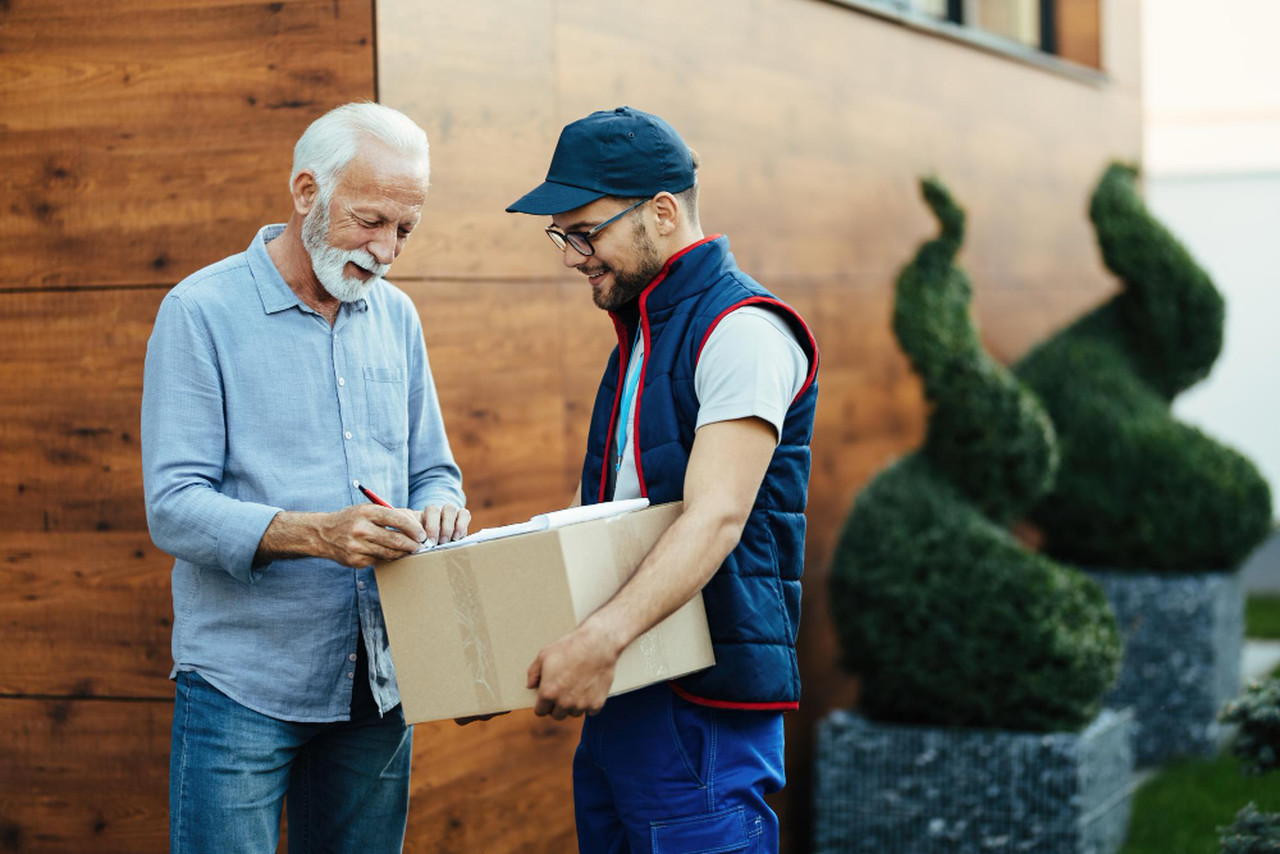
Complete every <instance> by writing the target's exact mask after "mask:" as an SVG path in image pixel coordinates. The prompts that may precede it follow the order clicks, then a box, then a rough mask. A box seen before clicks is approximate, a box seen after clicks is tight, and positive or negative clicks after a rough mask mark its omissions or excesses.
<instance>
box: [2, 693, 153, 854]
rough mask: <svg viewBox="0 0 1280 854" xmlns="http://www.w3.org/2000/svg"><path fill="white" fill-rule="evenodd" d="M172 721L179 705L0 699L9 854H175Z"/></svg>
mask: <svg viewBox="0 0 1280 854" xmlns="http://www.w3.org/2000/svg"><path fill="white" fill-rule="evenodd" d="M170 696H172V689H170ZM172 718H173V703H172V702H111V701H104V700H32V699H0V728H2V729H3V730H4V733H5V737H4V739H2V740H0V771H3V773H0V844H2V845H3V848H4V850H5V851H18V852H23V854H45V852H48V854H62V852H67V851H94V852H103V854H130V852H147V851H157V852H159V851H166V850H168V846H169V809H168V799H169V725H170V721H171V720H172Z"/></svg>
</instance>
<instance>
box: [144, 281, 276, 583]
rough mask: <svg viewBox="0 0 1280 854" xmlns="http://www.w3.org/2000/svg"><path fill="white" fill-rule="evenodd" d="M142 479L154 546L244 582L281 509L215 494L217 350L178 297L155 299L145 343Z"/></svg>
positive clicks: (222, 425)
mask: <svg viewBox="0 0 1280 854" xmlns="http://www.w3.org/2000/svg"><path fill="white" fill-rule="evenodd" d="M141 427H142V430H141V435H142V479H143V488H144V490H145V493H146V504H147V524H148V526H149V527H150V530H151V537H152V539H153V540H154V541H155V543H156V545H157V546H159V547H160V548H161V549H163V550H164V551H166V552H168V553H169V554H171V555H173V556H174V557H177V558H179V559H181V560H184V561H187V562H189V563H192V564H195V565H197V566H204V567H218V568H221V569H223V570H225V571H226V572H228V573H229V574H231V575H232V576H233V577H235V578H236V579H238V580H240V581H242V582H245V583H250V582H252V581H253V580H254V579H255V578H256V577H257V574H258V573H257V572H255V570H254V568H253V561H254V555H255V554H256V553H257V550H258V544H259V543H260V542H261V540H262V535H263V533H264V532H265V531H266V529H267V526H268V525H270V524H271V520H272V519H273V518H274V517H275V515H276V514H277V513H279V512H280V508H278V507H271V506H268V505H265V504H259V503H255V502H249V501H240V500H237V499H235V498H234V497H231V496H228V495H224V494H222V492H220V489H221V487H222V482H223V465H224V461H225V457H226V442H227V437H226V420H225V416H224V406H223V387H222V380H221V376H220V373H219V370H218V361H217V353H216V351H215V349H214V346H213V343H212V339H211V337H210V335H209V332H208V329H207V328H206V327H205V325H204V323H203V322H202V321H201V318H200V317H199V316H198V315H197V314H195V313H194V312H193V311H192V309H191V308H190V307H189V306H187V305H186V304H185V303H184V302H183V301H182V299H181V297H180V296H178V295H174V294H170V295H169V296H168V297H166V298H165V300H164V302H163V303H161V306H160V311H159V313H158V315H157V317H156V324H155V328H154V330H153V331H152V334H151V340H150V342H149V343H148V345H147V357H146V365H145V369H144V376H143V392H142V425H141Z"/></svg>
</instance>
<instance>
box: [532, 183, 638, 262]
mask: <svg viewBox="0 0 1280 854" xmlns="http://www.w3.org/2000/svg"><path fill="white" fill-rule="evenodd" d="M649 198H650V199H651V198H653V197H652V196H650V197H649ZM647 201H649V199H641V200H640V201H638V202H636V203H635V204H634V205H632V206H631V207H629V208H626V209H625V210H622V211H619V212H618V213H616V214H614V215H613V216H611V217H609V218H608V219H606V220H605V221H604V222H602V223H600V224H599V225H597V226H596V227H595V228H593V229H591V230H590V231H561V230H560V229H558V228H556V227H555V226H554V225H549V226H547V237H550V238H551V242H552V243H554V244H555V245H556V248H557V249H559V250H560V251H561V252H563V251H564V248H565V246H572V247H573V251H575V252H577V253H578V254H579V255H586V256H591V255H594V254H596V248H595V247H594V246H592V245H591V238H593V237H595V236H596V235H597V234H599V233H600V232H602V231H604V229H605V227H606V226H609V225H612V224H613V223H615V222H617V221H618V220H620V219H622V218H623V217H624V216H626V215H627V214H629V213H631V212H632V211H633V210H635V209H636V208H638V207H640V206H641V205H643V204H644V203H645V202H647Z"/></svg>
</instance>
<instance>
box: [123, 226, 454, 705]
mask: <svg viewBox="0 0 1280 854" xmlns="http://www.w3.org/2000/svg"><path fill="white" fill-rule="evenodd" d="M283 228H284V226H281V225H271V226H267V227H265V228H263V229H262V230H261V231H260V232H259V233H258V235H257V237H256V238H255V239H254V241H253V243H252V244H250V246H249V248H248V250H247V251H245V252H243V253H241V254H239V255H234V256H232V257H230V258H227V259H225V260H223V261H220V262H218V263H217V264H214V265H212V266H210V267H206V268H205V269H203V270H201V271H199V272H197V273H195V274H194V275H192V276H190V277H188V278H187V279H185V280H184V281H182V282H181V283H180V284H178V286H177V287H175V288H174V289H173V290H172V291H170V292H169V294H168V296H166V297H165V299H164V301H163V303H161V306H160V311H159V314H158V316H157V317H156V325H155V329H154V331H153V332H152V334H151V341H150V343H149V345H148V347H147V361H146V373H145V379H144V386H143V393H142V465H143V485H144V487H145V490H146V498H147V522H148V524H149V526H150V528H151V536H152V539H153V540H154V541H155V543H156V545H157V546H159V547H160V548H161V549H163V550H164V551H166V552H168V553H169V554H171V555H173V556H174V557H175V558H176V559H177V560H176V562H175V563H174V566H173V616H174V620H173V660H174V667H173V673H171V674H170V676H171V677H172V676H173V675H174V674H176V673H177V672H178V671H180V670H194V671H196V672H198V673H200V675H201V676H203V677H204V678H205V679H206V680H207V681H209V682H210V683H211V684H213V685H214V686H216V687H217V688H218V689H220V690H221V691H222V692H223V693H225V694H227V695H228V696H229V697H231V698H232V699H234V700H236V701H237V702H239V703H241V704H242V705H244V706H247V707H248V708H250V709H254V710H255V711H259V712H262V713H264V714H268V715H271V716H273V717H277V718H282V719H285V720H293V721H313V722H324V721H337V720H346V719H347V718H348V716H349V706H350V702H351V690H352V683H353V678H354V673H355V669H356V668H355V660H356V644H357V643H359V642H360V641H361V637H360V627H361V626H363V629H364V635H363V643H364V645H365V651H366V652H367V654H368V658H369V681H370V686H371V688H372V690H373V696H374V699H375V700H376V701H377V702H378V706H379V708H380V709H381V710H382V711H384V712H385V711H387V710H389V709H391V708H393V707H394V706H395V705H396V704H397V703H398V702H400V695H399V690H398V689H397V687H396V681H395V673H394V670H393V669H392V665H391V657H390V654H389V652H388V647H387V632H386V626H385V623H384V621H383V617H382V606H381V602H380V600H379V598H378V586H377V582H376V580H375V578H374V573H373V569H372V567H366V568H364V569H359V570H352V569H349V568H347V567H344V566H341V565H340V564H337V563H334V562H333V561H329V560H324V559H321V558H300V559H293V560H278V561H275V562H272V563H268V564H265V565H262V566H258V567H255V566H254V565H253V558H254V554H255V552H256V551H257V548H258V544H259V542H260V540H261V539H262V535H263V533H264V532H265V531H266V529H267V526H268V524H270V522H271V520H272V518H273V517H274V516H275V515H276V514H277V513H278V512H280V511H281V510H298V511H333V510H339V509H341V508H343V507H346V506H348V505H351V504H354V503H360V502H364V501H365V499H364V497H363V496H362V495H361V494H360V492H359V491H358V490H357V489H356V483H357V482H359V483H362V484H364V485H366V486H367V487H369V488H370V489H372V490H373V491H374V492H376V493H378V494H379V495H380V496H382V497H383V498H384V499H386V500H387V501H388V502H389V503H391V504H393V505H395V506H397V507H413V508H416V509H421V508H423V507H426V506H428V505H438V504H441V503H446V502H447V503H451V504H455V505H458V506H462V505H463V503H464V500H465V499H464V497H463V493H462V477H461V474H460V473H459V471H458V467H457V465H455V463H454V461H453V454H452V452H451V451H450V449H449V442H448V438H447V437H446V436H445V431H444V422H443V420H442V419H441V416H440V405H439V402H438V400H437V398H436V390H435V384H434V383H433V381H432V378H431V368H430V365H429V364H428V361H427V351H426V347H425V346H424V344H423V337H422V326H421V323H420V321H419V319H418V313H417V311H416V310H415V309H414V306H413V303H412V302H411V301H410V300H409V298H408V296H406V295H405V294H404V293H403V292H402V291H400V290H399V289H397V288H395V287H393V286H392V285H389V284H387V283H385V282H380V283H378V284H376V285H374V286H373V288H372V289H371V290H370V292H369V294H368V295H367V296H366V297H365V298H364V299H361V300H359V301H357V302H354V303H346V304H343V305H342V307H341V308H340V310H339V311H338V316H337V320H336V321H335V323H334V324H333V326H332V327H331V326H330V325H329V322H328V321H327V320H325V318H324V317H322V316H321V315H320V314H318V313H317V312H315V311H313V310H312V309H310V308H308V307H307V305H306V304H305V303H303V302H302V301H301V300H300V299H298V297H297V295H296V294H294V292H293V291H292V290H291V289H290V288H289V286H288V285H287V284H285V282H284V279H283V278H281V276H280V273H279V271H278V270H276V267H275V265H274V264H273V263H272V261H271V258H270V256H269V255H268V254H267V248H266V244H267V243H268V242H269V241H271V240H272V239H274V238H275V237H277V236H278V235H279V234H280V232H281V231H282V230H283Z"/></svg>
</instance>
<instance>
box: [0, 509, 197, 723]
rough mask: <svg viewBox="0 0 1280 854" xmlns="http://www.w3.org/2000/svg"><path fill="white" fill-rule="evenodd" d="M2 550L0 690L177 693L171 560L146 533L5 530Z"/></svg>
mask: <svg viewBox="0 0 1280 854" xmlns="http://www.w3.org/2000/svg"><path fill="white" fill-rule="evenodd" d="M0 555H3V561H2V562H0V587H3V589H5V590H7V591H9V592H10V594H11V595H8V596H6V597H5V598H4V599H3V600H2V601H0V626H3V627H4V635H3V636H4V640H5V647H6V650H7V652H8V654H9V656H10V658H9V663H8V665H6V667H5V668H4V671H3V672H2V673H0V694H35V695H68V696H79V697H153V698H154V697H172V696H173V687H172V685H170V683H169V681H168V676H169V670H170V667H171V666H172V658H171V657H170V653H169V635H170V630H171V628H172V625H173V608H172V604H171V598H170V592H169V575H170V570H171V569H172V568H173V559H172V558H171V557H169V556H168V555H165V554H164V553H162V552H161V551H160V550H159V549H157V548H156V547H155V546H153V545H152V544H151V540H150V538H149V537H148V536H147V534H146V533H145V532H122V533H117V532H111V533H97V532H91V533H54V534H46V533H37V534H26V533H5V534H0Z"/></svg>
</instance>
